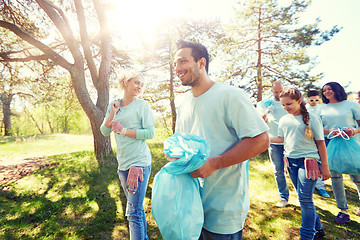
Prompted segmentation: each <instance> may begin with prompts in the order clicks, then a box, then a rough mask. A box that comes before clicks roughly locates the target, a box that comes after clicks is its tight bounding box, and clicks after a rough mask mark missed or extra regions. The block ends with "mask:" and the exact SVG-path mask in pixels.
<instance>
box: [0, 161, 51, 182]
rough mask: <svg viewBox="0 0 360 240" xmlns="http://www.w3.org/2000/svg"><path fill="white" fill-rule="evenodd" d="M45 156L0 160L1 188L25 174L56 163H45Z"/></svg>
mask: <svg viewBox="0 0 360 240" xmlns="http://www.w3.org/2000/svg"><path fill="white" fill-rule="evenodd" d="M44 159H45V157H35V158H25V159H17V160H16V161H13V160H1V161H0V189H3V188H4V187H5V185H7V184H6V183H9V182H13V181H16V180H19V179H20V178H22V177H23V176H26V175H30V174H32V173H33V172H34V171H36V170H38V169H43V168H45V167H50V166H53V165H56V164H54V163H43V160H44Z"/></svg>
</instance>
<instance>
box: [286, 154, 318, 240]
mask: <svg viewBox="0 0 360 240" xmlns="http://www.w3.org/2000/svg"><path fill="white" fill-rule="evenodd" d="M304 160H305V159H304V158H288V161H289V174H290V178H291V181H292V182H293V184H294V187H295V189H296V192H297V195H298V199H299V202H300V207H301V228H300V237H301V239H304V240H308V239H309V240H312V239H314V236H315V233H316V230H320V229H322V228H323V226H322V225H321V222H320V218H319V215H318V214H317V212H316V208H315V205H314V202H313V193H314V189H315V184H316V180H311V179H307V178H306V173H305V166H304ZM319 168H320V164H319Z"/></svg>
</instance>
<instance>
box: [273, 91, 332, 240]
mask: <svg viewBox="0 0 360 240" xmlns="http://www.w3.org/2000/svg"><path fill="white" fill-rule="evenodd" d="M280 101H281V104H282V105H283V108H284V109H285V110H286V111H287V112H288V113H289V114H287V115H285V116H283V117H282V118H281V119H280V121H279V131H278V136H276V137H272V138H271V142H274V143H280V142H284V150H285V153H284V155H285V157H286V160H285V161H286V162H287V163H286V164H285V165H287V166H288V170H289V174H290V178H291V181H292V182H293V184H294V187H295V189H296V191H297V194H298V199H299V202H300V207H301V218H302V223H301V228H300V239H303V240H312V239H319V238H321V237H323V236H325V232H324V230H323V226H322V225H321V222H320V218H319V215H318V214H317V212H316V208H315V205H314V202H313V193H314V189H315V184H316V180H317V178H318V177H320V176H321V175H322V177H323V179H324V180H326V179H328V178H330V171H329V167H328V162H327V153H326V147H325V142H324V132H323V127H322V123H321V121H320V118H319V117H318V116H317V115H313V114H309V112H308V111H307V109H306V107H305V102H304V101H303V99H302V94H301V93H300V91H299V90H297V89H295V88H291V89H288V90H284V91H283V92H282V93H281V94H280ZM319 170H320V171H319Z"/></svg>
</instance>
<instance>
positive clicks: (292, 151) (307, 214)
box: [257, 81, 360, 239]
mask: <svg viewBox="0 0 360 240" xmlns="http://www.w3.org/2000/svg"><path fill="white" fill-rule="evenodd" d="M272 93H273V99H269V100H263V101H261V102H259V103H258V104H257V109H258V110H259V112H260V113H261V115H262V117H263V119H264V120H265V121H266V122H267V123H268V125H269V128H270V130H269V135H270V140H271V143H270V148H269V158H270V160H271V162H272V163H273V165H274V176H275V181H276V184H277V188H278V191H279V195H280V201H279V202H278V203H277V204H276V206H277V207H286V206H287V205H288V200H289V188H288V185H287V183H286V178H285V171H286V169H288V171H289V174H290V178H291V181H292V183H293V185H294V187H295V189H296V191H297V194H298V199H299V202H300V206H301V216H302V225H301V228H300V236H301V239H319V238H321V237H323V236H325V232H324V230H323V227H322V225H321V223H320V219H319V216H318V214H317V213H316V209H315V205H314V203H313V200H312V195H313V192H314V189H315V188H316V189H317V190H318V192H319V194H320V195H321V196H323V197H330V195H329V194H328V193H327V192H326V190H325V188H324V182H323V180H326V179H328V178H330V177H331V182H332V190H333V193H334V196H335V200H336V203H337V207H338V208H339V209H340V212H339V214H338V215H337V216H336V217H335V222H337V223H338V224H345V223H347V222H349V221H350V215H349V213H348V211H347V209H348V206H347V200H346V194H345V189H344V184H343V174H342V173H339V172H336V171H331V172H330V171H329V166H328V161H327V151H326V146H327V145H328V144H329V141H330V139H329V138H328V136H329V135H330V134H332V135H333V134H334V132H331V131H334V130H333V129H337V128H338V127H339V126H340V127H343V128H344V133H345V134H346V135H345V136H347V137H353V136H354V135H356V134H358V133H359V132H360V128H359V124H360V104H358V103H356V102H353V101H348V100H346V99H347V94H346V93H345V90H344V88H343V87H342V86H341V85H340V84H339V83H337V82H329V83H326V84H325V85H324V86H323V87H322V89H321V96H322V102H323V103H324V104H321V105H320V104H319V103H320V100H321V99H320V92H319V91H317V90H310V91H308V92H307V101H308V104H306V103H305V99H304V98H303V97H302V94H301V92H300V91H299V90H297V89H296V88H290V89H285V90H284V89H283V84H282V83H281V82H280V81H276V82H274V83H273V84H272ZM341 136H344V135H340V134H339V136H338V137H341ZM315 160H316V161H315ZM284 164H288V166H287V167H285V168H284ZM339 164H341V163H339ZM314 165H315V166H316V169H320V178H318V177H317V176H318V174H316V175H315V176H316V177H315V178H311V177H309V176H307V174H309V172H311V171H313V170H312V167H313V166H314ZM307 170H308V171H307ZM350 178H351V179H352V181H353V182H354V183H355V185H356V188H357V191H358V195H359V197H360V175H350ZM356 214H357V215H360V209H359V210H358V211H357V213H356Z"/></svg>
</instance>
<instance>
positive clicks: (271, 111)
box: [100, 40, 360, 240]
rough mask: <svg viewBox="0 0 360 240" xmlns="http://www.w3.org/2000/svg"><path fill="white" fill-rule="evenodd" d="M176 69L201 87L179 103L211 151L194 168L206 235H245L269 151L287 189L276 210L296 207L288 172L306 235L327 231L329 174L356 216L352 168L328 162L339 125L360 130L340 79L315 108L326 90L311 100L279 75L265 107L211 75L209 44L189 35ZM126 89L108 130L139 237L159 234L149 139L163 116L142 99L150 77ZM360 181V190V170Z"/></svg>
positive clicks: (181, 119) (181, 127) (180, 126)
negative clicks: (152, 223)
mask: <svg viewBox="0 0 360 240" xmlns="http://www.w3.org/2000/svg"><path fill="white" fill-rule="evenodd" d="M174 69H175V73H176V75H177V76H178V78H179V79H180V81H181V83H182V85H183V86H189V87H190V88H191V92H188V93H186V94H187V95H186V97H184V100H183V101H182V102H181V103H180V104H179V105H178V106H176V109H177V120H176V127H175V130H176V132H182V133H190V134H195V135H197V136H200V137H202V138H204V139H205V140H206V141H207V142H208V143H209V145H210V149H211V151H210V155H209V157H208V158H207V160H206V162H205V163H204V164H203V165H202V166H201V167H200V168H198V169H197V170H195V171H193V172H191V173H190V175H191V176H192V177H193V178H194V179H198V178H201V179H202V187H201V189H200V193H201V200H202V204H203V210H204V225H203V229H202V231H201V234H200V236H198V238H197V239H203V240H212V239H214V240H215V239H216V240H218V239H219V240H222V239H234V240H239V239H242V230H243V227H244V224H245V219H246V217H247V213H248V210H249V207H250V196H249V170H248V167H247V166H248V164H247V163H248V160H249V159H250V158H252V157H255V156H257V155H258V154H260V153H262V152H264V151H266V150H268V152H269V156H270V159H271V161H272V163H273V164H274V167H275V170H274V172H275V180H276V184H277V187H278V190H279V194H280V201H279V202H278V203H277V204H276V206H278V207H286V206H287V205H288V200H289V189H288V185H287V183H286V178H285V171H284V168H286V169H287V170H288V172H289V175H290V178H291V180H292V183H293V185H294V187H295V189H296V191H297V194H298V199H299V202H300V206H301V217H302V224H301V228H300V239H319V238H321V237H323V236H325V232H324V229H323V226H322V224H321V222H320V219H319V216H318V214H317V213H316V208H315V205H314V203H313V199H312V195H313V192H314V189H315V187H316V188H317V190H318V191H319V193H320V194H321V195H322V196H325V197H330V196H329V194H328V193H327V192H326V191H325V188H324V182H323V181H325V180H327V179H329V178H331V181H332V190H333V192H334V196H335V199H336V202H337V206H338V208H339V209H340V213H339V214H338V216H337V217H336V219H335V221H336V222H338V223H340V224H344V223H346V222H348V221H350V217H349V213H348V212H347V209H348V206H347V202H346V195H345V189H344V185H343V180H342V174H341V173H338V172H334V171H330V170H329V167H328V160H327V151H326V144H328V139H327V138H326V136H327V135H329V134H334V133H333V132H331V131H333V128H337V127H339V126H341V127H344V133H346V134H347V135H348V136H349V137H352V136H354V135H356V134H358V133H360V128H359V124H360V104H358V103H355V102H351V101H348V100H346V99H347V98H346V96H347V95H346V93H345V91H344V89H343V88H342V87H341V86H340V85H339V84H338V83H335V82H330V83H327V84H325V85H324V86H323V88H322V89H321V97H322V102H323V103H324V104H322V105H321V106H320V107H316V108H319V109H313V108H314V107H313V105H316V104H312V103H318V101H319V98H320V94H318V95H316V94H315V95H311V94H310V92H309V93H308V99H309V106H306V104H305V100H304V99H303V96H302V94H301V93H300V91H299V90H297V89H296V88H289V89H284V88H283V84H282V83H281V82H279V81H276V82H274V83H273V84H272V92H273V99H269V100H264V101H261V102H259V103H258V105H257V107H256V108H255V107H254V105H253V104H252V102H251V100H250V98H249V96H248V94H247V93H246V92H244V91H243V90H242V89H239V88H236V87H234V86H230V85H228V84H226V83H221V82H215V81H213V80H211V79H210V77H209V75H208V69H209V54H208V51H207V49H206V47H205V46H203V45H202V44H200V43H195V42H188V41H183V40H179V41H178V42H177V51H176V54H175V56H174ZM119 85H120V88H121V90H123V92H124V95H123V97H122V98H121V99H117V100H114V101H112V102H110V104H109V107H108V110H107V112H106V115H105V118H104V122H103V124H102V125H101V128H100V130H101V132H102V134H103V135H105V136H108V135H110V133H111V132H114V133H115V140H116V144H117V160H118V170H117V172H118V175H119V179H120V182H121V186H122V188H123V191H124V193H125V195H126V199H127V206H126V216H127V220H128V224H129V233H130V239H131V240H135V239H149V238H148V235H147V223H146V215H145V211H144V208H143V202H144V198H145V194H146V190H147V186H148V180H149V176H150V172H151V153H150V149H149V147H148V146H147V144H146V140H147V139H151V138H153V137H154V135H155V134H154V129H155V119H154V116H153V113H152V110H151V107H150V105H149V104H148V103H147V102H146V101H144V100H141V99H139V98H137V97H138V96H139V95H140V94H141V92H142V91H143V86H144V78H143V76H142V75H141V74H140V73H138V72H135V73H130V72H128V73H126V74H124V75H123V76H122V77H121V78H120V79H119ZM312 100H314V101H312ZM310 105H311V106H310ZM259 112H260V113H261V114H259ZM264 120H265V121H264ZM338 135H339V134H338ZM350 177H351V179H352V180H353V182H354V183H355V184H356V187H357V190H358V193H359V196H360V175H351V176H350ZM169 204H170V203H169ZM357 214H360V209H359V212H358V213H357ZM189 224H191V223H189Z"/></svg>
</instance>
